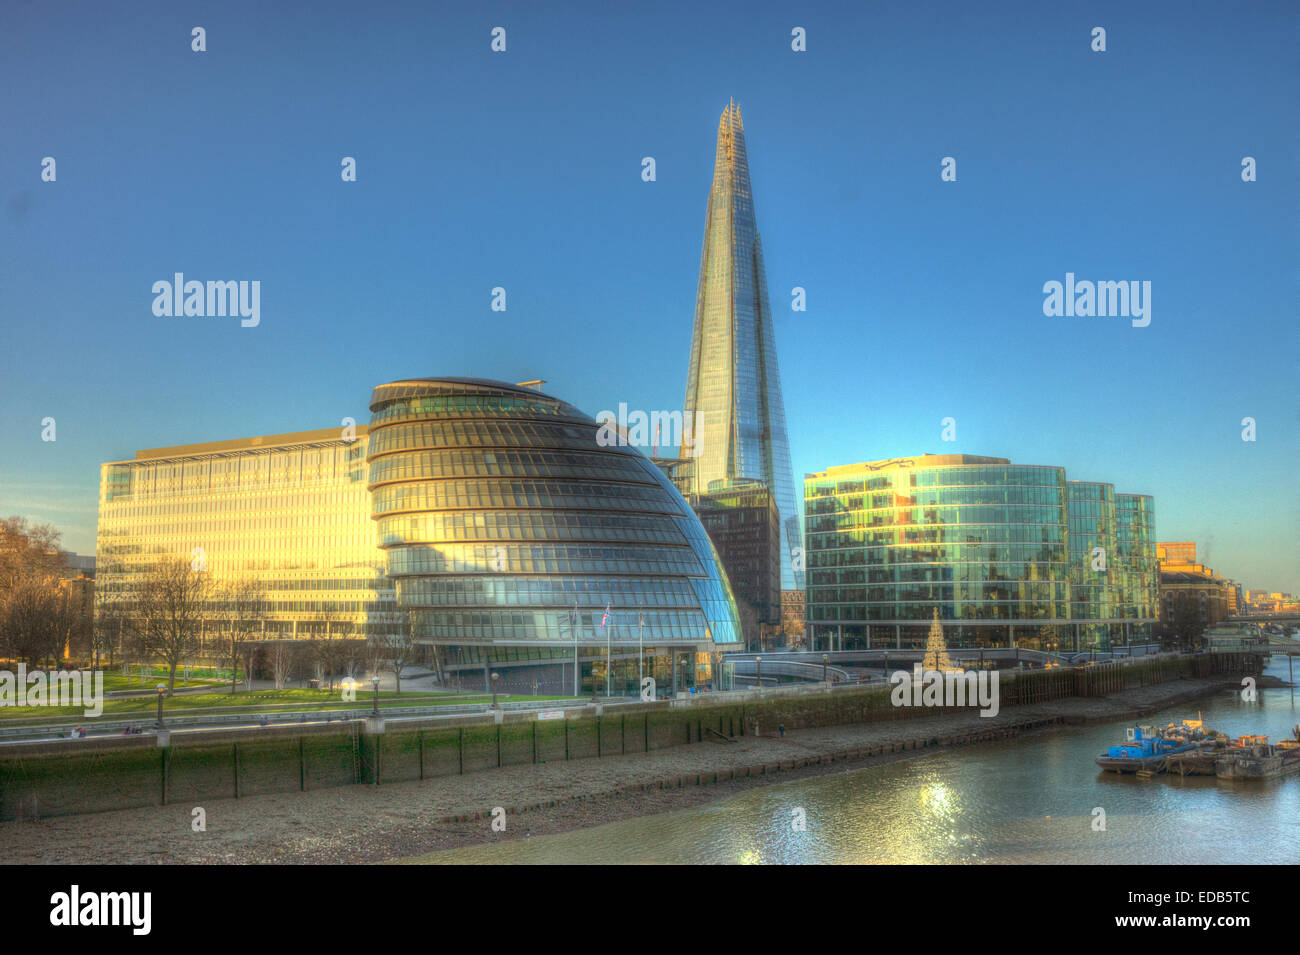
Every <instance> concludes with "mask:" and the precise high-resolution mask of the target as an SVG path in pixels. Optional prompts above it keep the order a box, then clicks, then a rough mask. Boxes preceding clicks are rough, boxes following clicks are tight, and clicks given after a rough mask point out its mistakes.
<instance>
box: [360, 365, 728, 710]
mask: <svg viewBox="0 0 1300 955" xmlns="http://www.w3.org/2000/svg"><path fill="white" fill-rule="evenodd" d="M370 411H371V420H370V430H369V443H368V447H367V457H366V460H367V463H368V465H369V472H370V473H369V487H370V492H371V514H372V517H373V518H374V520H375V522H376V525H377V529H378V538H379V546H380V548H381V549H382V550H383V551H384V552H385V554H386V562H387V571H388V576H389V578H391V580H392V581H393V582H394V584H395V586H396V590H397V604H398V607H399V608H400V609H401V610H403V611H405V612H406V613H407V615H408V617H409V621H410V624H409V625H410V627H411V629H412V631H413V633H414V635H415V639H416V641H418V642H420V643H428V644H432V645H434V646H436V647H438V648H439V650H440V653H439V657H440V659H439V661H438V665H439V667H440V668H441V669H442V670H443V672H444V675H445V676H446V677H447V678H448V679H449V680H451V681H452V682H456V681H458V680H459V681H460V682H462V683H464V684H465V685H469V686H474V687H476V688H477V687H481V686H484V685H485V684H484V682H483V681H484V680H485V679H486V674H487V673H488V671H489V670H491V671H496V672H500V674H501V676H502V678H503V681H502V682H498V684H497V685H498V686H499V687H500V688H502V689H515V690H521V689H527V690H531V689H532V688H533V685H534V684H536V685H537V686H538V687H539V688H542V689H546V688H550V689H551V690H552V691H560V690H563V691H564V692H573V691H574V688H575V686H576V687H577V691H578V692H589V691H592V690H597V691H599V692H604V691H605V688H606V686H607V685H608V686H609V688H610V689H611V690H612V692H614V693H616V694H617V693H629V692H635V691H636V687H637V685H638V674H640V673H642V672H644V673H645V674H646V675H653V676H654V677H655V679H656V682H657V684H658V686H659V688H661V689H667V688H669V687H676V688H677V689H682V688H685V687H689V686H693V685H695V684H702V683H707V682H709V681H710V680H711V679H712V676H713V666H714V659H713V654H714V653H715V652H716V651H715V648H716V649H717V650H721V649H732V648H738V641H739V640H740V625H739V619H738V616H737V612H736V605H735V601H734V600H733V598H732V594H731V589H730V587H729V585H728V583H727V580H726V577H725V574H724V572H723V571H722V569H721V565H720V563H719V561H718V559H717V555H716V553H715V551H714V549H713V546H712V544H710V542H709V538H708V536H707V534H706V533H705V532H704V529H703V527H702V526H701V525H700V523H699V520H698V519H697V518H696V517H695V515H694V513H693V512H692V511H691V509H690V507H688V506H687V504H686V502H685V501H684V500H683V498H682V496H681V494H680V493H678V491H677V490H676V489H675V488H674V487H673V485H672V484H671V483H670V482H669V480H668V479H667V478H666V477H665V476H664V475H663V473H662V472H661V471H660V469H659V468H658V467H656V466H655V465H654V464H653V463H651V461H650V460H649V459H648V458H646V457H645V456H644V455H642V454H641V453H640V452H639V451H637V450H636V449H635V448H632V447H627V446H618V445H607V444H602V443H601V442H600V441H598V440H597V434H598V431H599V427H600V426H599V425H597V423H596V422H595V421H594V420H593V419H592V418H590V417H588V416H587V415H585V414H583V413H582V412H580V411H578V410H577V409H576V408H574V407H572V406H571V405H569V404H566V403H565V402H563V401H560V400H559V399H557V398H553V397H551V396H549V395H546V394H543V393H541V392H539V391H536V390H533V389H532V388H529V387H524V386H518V385H510V384H506V383H504V382H497V381H484V380H478V379H468V378H418V379H406V380H402V381H395V382H391V383H389V384H386V385H380V386H379V387H378V388H376V389H375V390H374V394H373V397H372V399H371V403H370ZM727 644H736V645H737V646H736V647H724V646H719V645H727ZM607 647H608V648H609V653H608V658H609V661H610V666H609V669H608V671H607V669H606V658H607V653H606V648H607ZM575 663H576V666H575ZM503 670H504V671H506V672H501V671H503ZM488 685H491V684H490V683H489V684H488Z"/></svg>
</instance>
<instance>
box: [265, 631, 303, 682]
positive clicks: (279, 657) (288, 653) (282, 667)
mask: <svg viewBox="0 0 1300 955" xmlns="http://www.w3.org/2000/svg"><path fill="white" fill-rule="evenodd" d="M297 650H298V648H297V647H296V646H295V645H294V644H293V643H292V642H291V641H289V640H276V641H275V642H274V643H273V644H272V645H271V651H270V652H271V673H272V675H273V676H274V677H275V688H276V689H277V690H283V689H284V684H285V682H286V681H287V680H288V679H289V674H290V673H291V672H292V671H293V665H294V662H295V660H296V659H297V656H298V652H297Z"/></svg>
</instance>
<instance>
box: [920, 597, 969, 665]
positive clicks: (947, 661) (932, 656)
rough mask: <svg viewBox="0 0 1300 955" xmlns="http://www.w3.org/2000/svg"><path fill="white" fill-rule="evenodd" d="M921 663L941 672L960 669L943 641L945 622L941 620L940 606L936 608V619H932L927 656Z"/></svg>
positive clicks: (926, 644) (926, 646)
mask: <svg viewBox="0 0 1300 955" xmlns="http://www.w3.org/2000/svg"><path fill="white" fill-rule="evenodd" d="M921 663H922V669H925V670H938V671H939V672H940V673H945V672H947V671H948V670H957V669H960V668H959V667H958V666H957V664H956V663H954V662H953V660H952V658H950V657H949V656H948V648H947V646H946V645H945V644H944V642H943V624H941V623H940V622H939V608H938V607H935V608H934V619H933V620H931V621H930V636H929V638H928V639H927V640H926V641H925V656H924V657H923V658H922V661H921Z"/></svg>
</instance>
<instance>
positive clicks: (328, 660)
mask: <svg viewBox="0 0 1300 955" xmlns="http://www.w3.org/2000/svg"><path fill="white" fill-rule="evenodd" d="M317 616H318V619H319V620H320V621H321V627H322V630H321V633H320V635H319V637H318V638H317V639H316V640H315V641H313V650H314V651H315V655H316V659H317V661H318V662H319V663H320V665H321V667H322V668H323V669H324V670H325V673H326V676H328V678H329V688H330V690H331V691H333V689H334V677H335V676H336V675H337V674H338V673H339V671H340V670H343V669H345V668H346V669H347V670H348V671H349V675H350V676H351V675H352V673H353V672H354V671H355V669H356V663H357V660H358V659H359V654H358V653H357V648H356V647H355V646H352V645H350V644H352V643H354V641H352V640H351V636H352V631H353V628H354V623H353V620H352V617H351V616H349V615H347V614H344V613H342V612H340V611H338V610H334V609H332V608H331V609H326V610H322V611H320V613H319V614H318V615H317Z"/></svg>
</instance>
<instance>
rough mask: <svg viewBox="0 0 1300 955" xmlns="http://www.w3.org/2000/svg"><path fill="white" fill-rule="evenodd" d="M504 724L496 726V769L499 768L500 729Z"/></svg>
mask: <svg viewBox="0 0 1300 955" xmlns="http://www.w3.org/2000/svg"><path fill="white" fill-rule="evenodd" d="M503 725H504V724H502V723H498V724H497V769H500V768H501V727H502V726H503Z"/></svg>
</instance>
